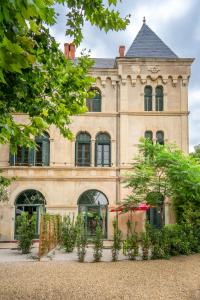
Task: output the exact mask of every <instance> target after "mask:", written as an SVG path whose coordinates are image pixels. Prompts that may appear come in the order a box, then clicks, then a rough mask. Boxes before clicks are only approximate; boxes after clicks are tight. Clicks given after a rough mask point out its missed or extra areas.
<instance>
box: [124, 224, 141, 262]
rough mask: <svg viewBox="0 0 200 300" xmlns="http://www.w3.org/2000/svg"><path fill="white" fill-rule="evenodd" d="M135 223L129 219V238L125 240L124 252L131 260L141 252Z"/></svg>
mask: <svg viewBox="0 0 200 300" xmlns="http://www.w3.org/2000/svg"><path fill="white" fill-rule="evenodd" d="M134 225H135V224H134V223H133V222H131V221H130V220H128V221H127V238H126V240H125V241H124V242H123V253H124V255H127V256H128V258H129V259H130V260H135V259H136V256H138V254H139V244H138V235H137V233H136V232H135V228H133V226H134Z"/></svg>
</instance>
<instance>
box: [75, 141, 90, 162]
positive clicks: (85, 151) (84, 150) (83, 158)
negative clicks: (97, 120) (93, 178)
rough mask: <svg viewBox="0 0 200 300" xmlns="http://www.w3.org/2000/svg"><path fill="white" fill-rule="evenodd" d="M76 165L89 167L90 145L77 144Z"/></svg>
mask: <svg viewBox="0 0 200 300" xmlns="http://www.w3.org/2000/svg"><path fill="white" fill-rule="evenodd" d="M77 155H78V159H77V162H78V165H79V166H90V144H82V143H78V154H77Z"/></svg>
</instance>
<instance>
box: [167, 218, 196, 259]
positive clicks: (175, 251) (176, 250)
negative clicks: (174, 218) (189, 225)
mask: <svg viewBox="0 0 200 300" xmlns="http://www.w3.org/2000/svg"><path fill="white" fill-rule="evenodd" d="M163 236H165V237H166V239H167V240H168V246H169V255H172V256H174V255H179V254H185V255H188V254H190V253H191V247H190V241H189V239H188V236H187V234H186V232H185V230H184V228H183V226H181V225H178V224H170V225H166V226H165V227H164V228H163Z"/></svg>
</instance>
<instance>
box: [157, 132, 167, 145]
mask: <svg viewBox="0 0 200 300" xmlns="http://www.w3.org/2000/svg"><path fill="white" fill-rule="evenodd" d="M156 143H157V144H160V145H164V143H165V140H164V132H163V131H162V130H159V131H157V132H156Z"/></svg>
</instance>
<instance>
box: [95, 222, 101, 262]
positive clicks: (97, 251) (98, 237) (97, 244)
mask: <svg viewBox="0 0 200 300" xmlns="http://www.w3.org/2000/svg"><path fill="white" fill-rule="evenodd" d="M102 253H103V231H102V227H101V225H100V220H99V218H97V226H96V235H95V238H94V254H93V256H94V261H95V262H99V261H100V260H101V257H102Z"/></svg>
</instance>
